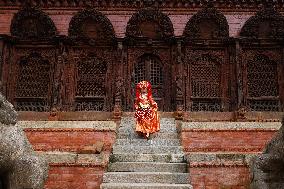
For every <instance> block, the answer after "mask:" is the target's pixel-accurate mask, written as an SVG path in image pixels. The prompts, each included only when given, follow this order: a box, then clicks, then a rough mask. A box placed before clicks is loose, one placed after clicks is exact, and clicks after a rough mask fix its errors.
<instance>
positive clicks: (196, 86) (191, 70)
mask: <svg viewBox="0 0 284 189" xmlns="http://www.w3.org/2000/svg"><path fill="white" fill-rule="evenodd" d="M225 62H226V61H225V53H224V51H222V50H219V51H217V50H215V51H213V50H211V51H209V50H187V51H186V64H187V68H186V69H185V71H186V73H187V74H186V77H187V78H188V79H187V80H186V91H187V97H186V99H187V100H186V110H187V111H223V109H224V107H222V98H224V96H223V94H224V91H227V90H228V88H227V86H224V83H223V82H224V80H228V78H225V76H226V71H225V70H226V67H227V66H228V65H226V64H225ZM226 77H228V76H226ZM225 94H227V92H226V93H225Z"/></svg>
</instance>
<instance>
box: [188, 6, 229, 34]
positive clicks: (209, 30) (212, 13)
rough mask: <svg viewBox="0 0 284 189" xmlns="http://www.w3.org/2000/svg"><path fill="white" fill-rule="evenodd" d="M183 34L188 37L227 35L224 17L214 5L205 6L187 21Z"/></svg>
mask: <svg viewBox="0 0 284 189" xmlns="http://www.w3.org/2000/svg"><path fill="white" fill-rule="evenodd" d="M183 36H184V37H186V38H189V39H222V38H228V37H229V25H228V22H227V19H226V17H225V16H224V15H223V14H222V13H221V12H220V11H218V10H217V9H216V8H214V7H206V8H204V9H202V10H200V11H199V12H197V13H196V14H194V15H193V16H192V17H191V19H190V20H189V21H188V22H187V24H186V27H185V30H184V32H183Z"/></svg>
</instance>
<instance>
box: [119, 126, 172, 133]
mask: <svg viewBox="0 0 284 189" xmlns="http://www.w3.org/2000/svg"><path fill="white" fill-rule="evenodd" d="M135 132H136V131H135V127H132V126H131V127H120V128H119V129H118V133H135ZM159 132H161V133H166V132H177V129H176V126H175V125H161V127H160V131H159Z"/></svg>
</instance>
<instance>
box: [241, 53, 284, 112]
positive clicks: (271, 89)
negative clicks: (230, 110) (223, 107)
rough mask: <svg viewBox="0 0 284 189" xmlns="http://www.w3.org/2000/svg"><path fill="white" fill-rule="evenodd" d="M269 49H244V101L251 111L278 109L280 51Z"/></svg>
mask: <svg viewBox="0 0 284 189" xmlns="http://www.w3.org/2000/svg"><path fill="white" fill-rule="evenodd" d="M278 53H279V52H277V51H270V50H246V51H245V52H244V53H243V59H244V62H245V70H243V71H245V72H246V74H245V78H244V80H245V81H246V102H247V107H248V108H250V110H251V111H279V110H280V101H279V96H280V94H279V87H280V86H279V84H278V81H279V73H281V72H279V70H278V62H280V61H281V56H280V53H279V54H278Z"/></svg>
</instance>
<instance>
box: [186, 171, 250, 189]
mask: <svg viewBox="0 0 284 189" xmlns="http://www.w3.org/2000/svg"><path fill="white" fill-rule="evenodd" d="M190 176H191V183H192V186H193V188H194V189H203V188H204V189H205V188H206V189H249V170H248V168H247V167H244V166H238V167H220V166H219V167H190Z"/></svg>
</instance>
